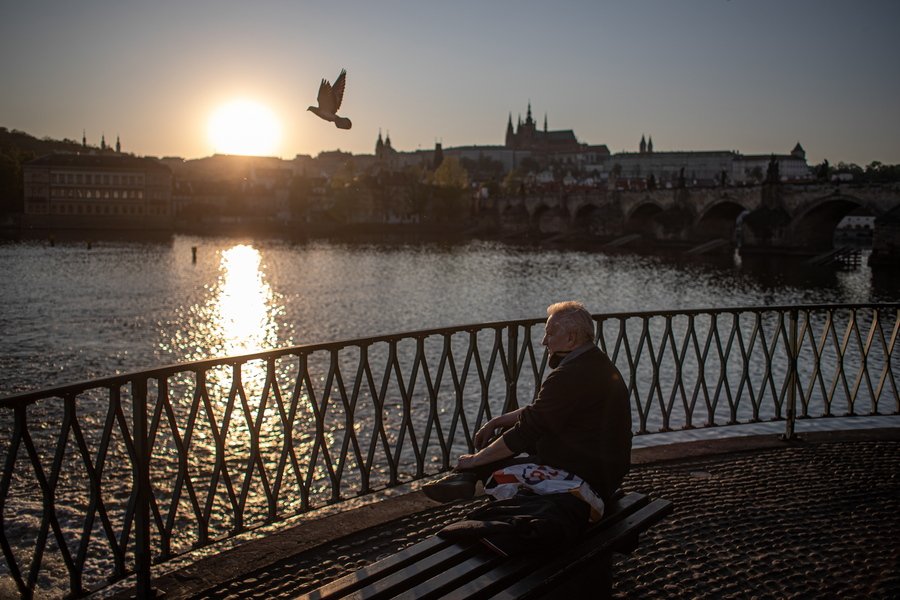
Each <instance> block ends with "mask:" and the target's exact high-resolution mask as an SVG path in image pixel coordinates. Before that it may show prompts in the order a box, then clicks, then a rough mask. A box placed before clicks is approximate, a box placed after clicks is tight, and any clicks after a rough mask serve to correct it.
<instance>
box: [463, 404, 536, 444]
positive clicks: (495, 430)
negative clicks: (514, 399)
mask: <svg viewBox="0 0 900 600" xmlns="http://www.w3.org/2000/svg"><path fill="white" fill-rule="evenodd" d="M524 408H525V407H524V406H523V407H521V408H517V409H516V410H513V411H510V412H508V413H504V414H502V415H498V416H496V417H494V418H493V419H491V420H490V421H488V422H487V423H485V424H484V425H483V426H482V427H481V429H479V430H478V431H476V432H475V449H476V450H481V449H482V448H487V446H488V444H490V443H491V441H492V440H493V439H494V438H495V437H496V436H497V435H499V434H500V432H501V431H502V430H503V429H506V428H507V427H512V426H513V425H515V424H516V420H517V419H518V418H519V413H521V412H522V410H524Z"/></svg>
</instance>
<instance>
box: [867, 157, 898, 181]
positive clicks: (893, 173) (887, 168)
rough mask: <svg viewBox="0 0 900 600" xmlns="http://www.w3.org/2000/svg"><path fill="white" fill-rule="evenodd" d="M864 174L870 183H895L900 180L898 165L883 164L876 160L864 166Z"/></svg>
mask: <svg viewBox="0 0 900 600" xmlns="http://www.w3.org/2000/svg"><path fill="white" fill-rule="evenodd" d="M865 176H866V181H869V182H871V183H896V182H898V181H900V165H885V164H882V163H880V162H878V161H877V160H876V161H873V162H871V163H869V165H868V166H867V167H866V173H865Z"/></svg>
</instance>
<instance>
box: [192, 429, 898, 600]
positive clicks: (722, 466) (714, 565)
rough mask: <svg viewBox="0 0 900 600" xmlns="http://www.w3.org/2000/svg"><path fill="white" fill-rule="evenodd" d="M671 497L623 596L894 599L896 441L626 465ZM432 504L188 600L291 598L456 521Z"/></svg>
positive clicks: (452, 509) (640, 483)
mask: <svg viewBox="0 0 900 600" xmlns="http://www.w3.org/2000/svg"><path fill="white" fill-rule="evenodd" d="M623 487H625V488H626V489H628V490H635V491H641V492H645V493H648V494H650V495H651V496H652V497H657V498H666V499H669V500H672V501H673V502H674V503H675V512H674V513H673V514H672V515H670V516H669V517H668V518H666V519H665V520H664V521H662V522H661V523H659V524H658V525H656V526H654V527H653V528H651V530H650V531H649V532H648V533H647V534H645V535H644V536H643V537H642V538H641V543H640V547H639V548H638V549H637V551H635V552H634V553H633V554H631V555H630V556H628V557H622V558H621V559H620V560H619V562H618V563H617V564H616V566H615V568H614V571H613V573H614V575H613V580H614V593H615V595H616V596H617V597H620V598H691V599H693V598H900V441H896V440H887V441H885V440H882V441H858V442H833V443H817V444H798V445H792V446H787V447H784V448H780V449H769V450H758V451H747V452H739V453H733V454H727V455H720V456H714V457H706V458H695V459H685V460H675V461H670V462H665V463H658V464H651V465H646V466H636V467H633V469H632V473H631V474H630V475H629V477H628V478H627V480H626V482H625V484H624V486H623ZM481 502H483V500H475V501H471V502H466V503H460V504H454V505H449V506H437V507H435V508H433V509H429V510H426V511H423V512H419V513H416V514H413V515H409V516H407V517H404V518H402V519H400V520H397V521H393V522H391V523H388V524H386V525H382V526H378V527H373V528H370V529H367V530H364V531H362V532H359V533H357V534H353V535H349V536H346V537H344V538H341V539H338V540H336V541H335V542H333V543H331V544H329V545H327V546H325V547H319V548H315V549H312V550H310V551H307V552H304V553H301V554H298V555H296V556H293V557H290V558H288V559H285V560H282V561H280V562H278V563H276V564H274V565H272V566H270V567H268V568H266V569H264V570H262V571H259V572H256V573H252V574H250V575H248V576H245V577H242V578H240V579H237V580H234V581H231V582H229V583H227V584H224V585H221V586H218V587H215V588H212V589H209V590H206V591H205V592H203V593H202V594H200V595H198V596H195V598H198V599H200V598H204V599H205V598H218V599H221V598H290V597H293V596H295V595H297V594H299V593H302V592H304V591H307V590H309V589H311V588H314V587H316V586H318V585H320V584H322V583H324V582H326V581H328V580H331V579H334V578H336V577H338V576H341V575H344V574H346V573H348V572H351V571H353V570H355V569H357V568H359V567H361V566H363V565H366V564H368V563H370V562H372V561H374V560H377V559H379V558H383V557H385V556H387V555H389V554H391V553H393V552H395V551H397V550H399V549H401V548H403V547H406V546H408V545H410V544H412V543H415V542H417V541H419V540H420V539H422V538H424V537H426V536H428V535H430V534H431V533H433V532H434V531H436V530H437V529H439V528H440V527H442V526H443V525H444V524H446V523H448V522H451V521H453V520H456V519H458V518H461V517H462V516H463V515H465V514H466V513H467V512H469V511H470V510H471V509H472V508H473V507H474V506H476V505H478V504H479V503H481Z"/></svg>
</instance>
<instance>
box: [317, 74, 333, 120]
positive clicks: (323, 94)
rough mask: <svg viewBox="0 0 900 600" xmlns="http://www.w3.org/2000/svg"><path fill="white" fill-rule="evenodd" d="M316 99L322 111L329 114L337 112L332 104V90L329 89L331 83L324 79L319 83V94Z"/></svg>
mask: <svg viewBox="0 0 900 600" xmlns="http://www.w3.org/2000/svg"><path fill="white" fill-rule="evenodd" d="M317 100H318V102H319V110H321V111H322V112H327V113H331V114H334V113H335V112H337V107H336V106H335V105H334V91H333V90H332V89H331V84H330V83H328V81H327V80H325V79H323V80H322V83H320V84H319V96H318V98H317Z"/></svg>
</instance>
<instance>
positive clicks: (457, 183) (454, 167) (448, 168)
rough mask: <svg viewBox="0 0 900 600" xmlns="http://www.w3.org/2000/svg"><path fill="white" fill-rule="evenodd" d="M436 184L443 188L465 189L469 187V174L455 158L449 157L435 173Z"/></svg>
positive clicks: (433, 178)
mask: <svg viewBox="0 0 900 600" xmlns="http://www.w3.org/2000/svg"><path fill="white" fill-rule="evenodd" d="M432 180H433V181H434V184H435V185H436V186H438V187H443V188H456V189H465V188H467V187H468V186H469V173H468V172H467V171H466V170H465V168H463V166H462V164H460V162H459V159H457V158H456V157H455V156H448V157H446V158H444V161H443V162H442V163H441V166H439V167H438V168H437V169H435V171H434V175H433V177H432Z"/></svg>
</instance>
